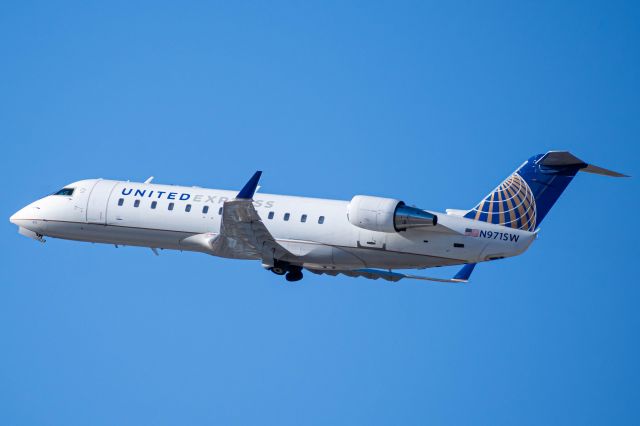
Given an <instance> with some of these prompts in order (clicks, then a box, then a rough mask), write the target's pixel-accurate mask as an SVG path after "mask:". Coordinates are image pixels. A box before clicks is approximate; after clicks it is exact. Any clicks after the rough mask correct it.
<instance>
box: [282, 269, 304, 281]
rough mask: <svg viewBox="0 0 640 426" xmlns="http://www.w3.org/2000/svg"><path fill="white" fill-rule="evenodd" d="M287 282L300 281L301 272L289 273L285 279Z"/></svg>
mask: <svg viewBox="0 0 640 426" xmlns="http://www.w3.org/2000/svg"><path fill="white" fill-rule="evenodd" d="M285 278H286V279H287V281H289V282H295V281H300V280H301V279H302V272H300V271H290V272H289V273H288V274H287V275H286V277H285Z"/></svg>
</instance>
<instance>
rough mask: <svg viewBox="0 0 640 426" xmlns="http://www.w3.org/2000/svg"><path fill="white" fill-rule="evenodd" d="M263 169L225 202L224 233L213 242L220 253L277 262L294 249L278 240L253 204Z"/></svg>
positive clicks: (214, 249) (223, 211)
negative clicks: (288, 248) (289, 248)
mask: <svg viewBox="0 0 640 426" xmlns="http://www.w3.org/2000/svg"><path fill="white" fill-rule="evenodd" d="M261 174H262V172H260V171H258V172H256V173H255V174H254V175H253V176H252V177H251V179H250V180H249V182H247V184H246V185H245V186H244V188H242V190H241V191H240V192H239V193H238V195H237V196H236V198H235V199H233V200H230V201H226V202H225V203H224V204H223V205H222V223H221V225H220V233H219V234H218V236H217V237H216V238H215V239H214V240H213V241H212V243H211V249H212V251H213V253H214V254H215V255H217V256H222V257H230V258H235V259H263V260H265V261H267V262H269V263H273V259H275V258H277V259H281V258H282V257H284V256H286V255H289V256H292V257H295V255H293V254H292V253H291V252H289V251H288V250H287V249H285V248H284V247H282V246H281V245H280V244H278V243H277V242H276V240H275V239H274V238H273V236H272V235H271V233H270V232H269V230H268V229H267V227H266V226H264V223H262V219H260V216H259V215H258V212H257V211H256V209H255V207H254V206H253V194H254V193H255V191H256V187H257V186H258V181H259V180H260V176H261Z"/></svg>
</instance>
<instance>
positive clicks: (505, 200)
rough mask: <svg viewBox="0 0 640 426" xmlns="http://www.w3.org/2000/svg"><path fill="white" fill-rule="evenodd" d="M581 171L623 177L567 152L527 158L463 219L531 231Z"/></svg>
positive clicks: (554, 152) (551, 152) (555, 152)
mask: <svg viewBox="0 0 640 426" xmlns="http://www.w3.org/2000/svg"><path fill="white" fill-rule="evenodd" d="M580 170H582V171H585V172H589V173H596V174H601V175H607V176H614V177H624V176H625V175H623V174H620V173H617V172H614V171H611V170H607V169H603V168H601V167H597V166H593V165H591V164H587V163H585V162H584V161H582V160H580V159H579V158H577V157H575V156H574V155H573V154H571V153H570V152H567V151H549V152H547V153H546V154H538V155H534V156H533V157H531V158H529V159H528V160H527V161H526V162H525V163H524V164H523V165H522V166H520V168H518V170H516V171H515V172H514V173H513V174H512V175H511V176H509V177H508V178H507V179H505V181H504V182H502V183H501V184H500V185H498V187H497V188H496V189H494V190H493V191H492V192H491V193H490V194H489V195H487V197H486V198H485V199H483V200H482V201H480V203H479V204H478V205H477V206H475V207H474V208H473V209H471V210H469V211H468V212H467V213H466V214H465V215H464V217H466V218H469V219H474V220H480V221H483V222H489V223H495V224H498V225H503V226H508V227H510V228H516V229H524V230H526V231H534V230H536V229H537V228H538V226H540V223H541V222H542V220H543V219H544V218H545V217H546V216H547V213H549V210H551V207H553V205H554V204H555V202H556V201H557V200H558V198H560V195H562V193H563V192H564V190H565V189H566V188H567V186H568V185H569V183H570V182H571V181H572V180H573V178H574V177H575V175H576V174H577V173H578V172H579V171H580Z"/></svg>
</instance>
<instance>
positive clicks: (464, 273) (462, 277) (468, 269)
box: [452, 263, 476, 283]
mask: <svg viewBox="0 0 640 426" xmlns="http://www.w3.org/2000/svg"><path fill="white" fill-rule="evenodd" d="M475 267H476V264H475V263H467V264H466V265H464V266H463V267H462V269H460V270H459V271H458V273H457V274H455V275H454V276H453V279H452V281H455V282H460V283H466V282H467V281H469V277H470V276H471V273H472V272H473V268H475Z"/></svg>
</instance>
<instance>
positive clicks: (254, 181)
mask: <svg viewBox="0 0 640 426" xmlns="http://www.w3.org/2000/svg"><path fill="white" fill-rule="evenodd" d="M260 176H262V171H260V170H258V171H257V172H255V173H254V174H253V176H251V179H249V182H247V183H246V184H245V186H244V187H243V188H242V189H241V190H240V192H238V195H236V199H241V200H251V199H252V198H253V194H255V192H256V188H257V187H258V182H259V181H260Z"/></svg>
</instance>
